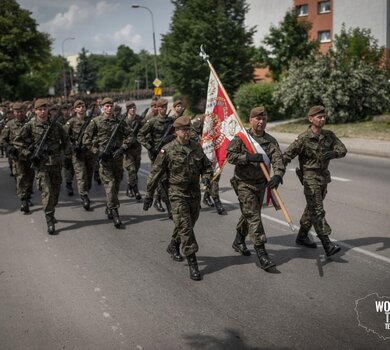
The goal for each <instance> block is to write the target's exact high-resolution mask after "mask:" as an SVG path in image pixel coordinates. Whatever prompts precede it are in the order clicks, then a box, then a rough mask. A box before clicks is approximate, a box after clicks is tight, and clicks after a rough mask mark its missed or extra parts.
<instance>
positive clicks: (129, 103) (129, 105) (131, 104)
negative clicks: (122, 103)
mask: <svg viewBox="0 0 390 350" xmlns="http://www.w3.org/2000/svg"><path fill="white" fill-rule="evenodd" d="M131 107H136V106H135V103H134V102H133V101H129V102H126V109H129V108H131Z"/></svg>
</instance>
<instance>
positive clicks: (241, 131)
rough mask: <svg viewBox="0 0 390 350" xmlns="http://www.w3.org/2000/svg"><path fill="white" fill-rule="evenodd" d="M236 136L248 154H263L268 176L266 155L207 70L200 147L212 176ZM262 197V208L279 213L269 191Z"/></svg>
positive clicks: (268, 164)
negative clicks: (207, 78) (273, 208)
mask: <svg viewBox="0 0 390 350" xmlns="http://www.w3.org/2000/svg"><path fill="white" fill-rule="evenodd" d="M236 135H237V136H239V137H240V138H241V140H242V141H243V142H244V144H245V146H246V148H247V149H248V152H250V153H254V150H253V147H254V148H255V151H256V152H257V153H261V154H263V157H264V163H265V165H266V167H267V169H268V172H270V171H271V163H270V160H269V158H268V156H267V154H266V153H265V151H264V150H263V148H262V147H261V146H260V144H259V143H258V142H256V141H255V140H254V139H253V138H252V137H251V136H250V135H249V134H248V133H247V131H246V130H245V128H244V127H242V123H241V121H239V116H238V115H237V113H236V111H235V110H234V107H233V104H232V103H231V101H230V99H229V96H228V95H227V94H226V91H225V89H224V88H223V86H222V84H221V83H220V81H219V79H218V77H217V76H216V73H215V72H214V70H213V69H211V70H210V79H209V85H208V89H207V102H206V112H205V118H204V124H203V132H202V140H201V144H202V148H203V151H204V153H205V154H206V156H207V158H208V159H209V160H210V161H211V163H212V165H213V170H214V175H217V174H219V173H220V172H221V171H222V169H223V167H224V165H225V162H226V153H227V148H228V146H229V143H230V141H231V140H232V139H233V137H234V136H236ZM264 197H265V198H264V204H265V205H269V204H270V202H272V204H273V205H274V206H275V208H276V209H279V205H278V204H277V203H278V202H277V200H276V198H274V196H273V195H272V192H271V190H269V189H267V191H266V195H265V196H264Z"/></svg>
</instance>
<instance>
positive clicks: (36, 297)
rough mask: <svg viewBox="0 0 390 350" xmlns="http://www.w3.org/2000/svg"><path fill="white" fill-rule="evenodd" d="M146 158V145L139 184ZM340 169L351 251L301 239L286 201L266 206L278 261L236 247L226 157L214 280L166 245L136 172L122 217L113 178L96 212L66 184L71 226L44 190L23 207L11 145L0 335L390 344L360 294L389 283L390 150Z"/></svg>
mask: <svg viewBox="0 0 390 350" xmlns="http://www.w3.org/2000/svg"><path fill="white" fill-rule="evenodd" d="M141 110H142V109H141ZM294 167H295V165H294V164H291V166H289V170H288V171H287V174H286V176H285V178H284V185H283V186H281V188H280V190H279V193H280V195H281V197H282V199H283V201H284V203H285V204H286V207H287V209H288V211H289V213H290V215H291V217H292V218H293V221H294V223H295V224H296V225H298V224H299V217H300V215H301V213H302V211H303V207H304V204H305V202H304V197H303V194H302V187H301V186H300V184H299V183H298V180H297V179H296V177H295V174H294V172H293V171H291V170H292V169H293V168H294ZM148 171H149V161H148V160H147V156H146V154H145V153H144V157H143V163H142V169H141V171H140V188H141V192H142V193H144V190H145V183H146V176H147V174H148ZM331 172H332V175H333V181H332V183H331V184H330V186H329V193H328V196H327V198H326V201H325V206H326V210H327V218H328V221H329V223H330V225H331V226H332V229H333V234H332V238H333V239H335V240H337V241H338V243H339V244H340V245H342V247H343V250H342V252H341V253H340V254H338V255H337V256H335V257H333V258H331V259H326V258H325V256H324V252H323V249H322V248H321V247H319V248H318V249H316V250H311V249H304V248H301V247H298V246H296V245H295V243H294V241H295V234H296V233H292V232H291V230H290V229H289V227H288V225H287V224H286V223H285V221H284V219H283V216H282V214H281V213H280V212H276V211H275V210H274V209H265V210H264V212H263V214H264V215H263V217H264V226H265V229H266V232H267V236H268V241H269V242H268V244H267V248H268V251H269V253H270V255H271V256H272V258H273V259H274V260H275V262H276V263H277V270H276V271H275V273H267V272H264V271H263V270H261V269H260V268H259V267H258V264H257V259H256V257H255V255H254V251H253V247H252V245H251V244H250V243H249V242H248V247H249V248H250V249H251V251H252V256H250V257H242V256H239V255H238V254H237V253H235V252H234V251H233V250H232V248H231V243H232V240H233V238H234V236H235V225H236V223H237V221H238V218H239V215H240V212H239V209H238V205H237V199H236V197H235V195H234V193H233V191H232V189H231V188H230V185H229V179H230V177H231V174H232V167H230V166H228V167H226V169H225V171H224V173H223V176H222V178H221V198H222V200H223V202H224V203H225V207H226V209H227V215H224V216H219V215H218V214H216V212H215V210H214V209H210V208H202V210H201V215H200V218H199V221H198V222H197V225H196V227H195V232H196V235H197V239H198V242H199V246H200V251H199V254H198V261H199V265H200V270H201V273H202V275H203V280H202V281H200V282H194V281H191V280H190V279H189V277H188V267H187V266H186V263H185V262H180V263H178V262H173V261H172V260H171V259H170V257H169V255H168V254H167V253H166V251H165V249H166V246H167V244H168V243H169V240H170V235H171V232H172V228H173V225H172V222H171V221H170V220H168V219H167V218H166V215H165V214H161V213H158V212H157V211H155V210H154V209H153V208H151V209H150V210H149V211H148V212H144V211H143V210H142V204H140V203H136V202H135V201H134V200H132V199H129V198H127V197H126V196H125V181H123V183H122V187H121V192H120V199H121V208H120V214H121V217H122V220H123V222H124V226H123V228H122V229H119V230H118V229H115V228H114V226H113V224H112V223H111V222H109V221H108V220H107V219H106V217H105V215H104V191H103V188H102V187H101V186H97V185H96V184H94V186H93V189H92V192H91V199H92V201H93V203H92V210H91V211H90V212H86V211H85V210H84V209H82V207H81V203H80V199H79V198H78V196H77V195H75V196H74V197H68V196H67V195H66V193H65V191H64V189H63V191H62V193H61V198H60V203H59V206H58V208H57V211H56V217H57V219H58V220H59V223H58V224H57V228H58V229H59V231H60V233H59V235H58V236H48V234H47V233H46V224H45V219H44V215H43V213H42V211H41V205H40V198H39V192H37V191H36V192H35V194H34V198H33V201H34V202H35V203H36V205H35V206H34V207H33V208H32V209H33V210H32V213H31V214H30V215H23V214H22V213H21V212H20V211H19V201H18V200H17V199H16V196H15V193H14V192H15V191H14V180H13V179H12V178H11V177H10V176H9V174H8V169H7V163H6V160H5V159H0V193H1V195H0V349H2V350H3V349H4V350H14V349H23V350H25V349H37V350H38V349H39V350H44V349H48V350H49V349H50V350H51V349H221V350H222V349H275V350H276V349H331V348H333V349H388V348H389V346H390V330H387V331H385V330H383V329H384V323H385V317H384V315H380V318H378V313H376V311H375V310H374V307H373V308H372V309H370V308H369V309H368V310H365V312H364V314H363V315H362V317H361V318H360V319H358V313H359V309H357V310H355V307H356V301H359V299H363V298H365V297H366V296H368V295H370V294H373V293H377V294H378V296H389V295H390V292H389V287H390V283H389V275H390V235H389V223H390V220H389V219H390V209H389V206H388V203H389V198H390V186H389V180H388V174H389V173H390V160H388V159H384V158H374V157H366V156H358V155H348V156H347V157H346V158H345V159H342V160H335V161H332V166H331ZM315 240H316V241H317V242H318V239H317V238H315ZM382 316H383V317H382ZM359 323H360V326H359ZM364 327H366V328H367V329H366V328H364ZM370 329H372V330H373V331H370ZM374 332H376V333H374ZM386 332H387V333H386ZM378 334H379V335H378ZM380 336H382V337H380ZM387 337H388V338H387ZM384 338H387V339H384Z"/></svg>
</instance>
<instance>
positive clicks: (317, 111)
mask: <svg viewBox="0 0 390 350" xmlns="http://www.w3.org/2000/svg"><path fill="white" fill-rule="evenodd" d="M315 115H325V107H324V106H313V107H311V108H310V109H309V112H308V113H307V116H308V117H313V116H315Z"/></svg>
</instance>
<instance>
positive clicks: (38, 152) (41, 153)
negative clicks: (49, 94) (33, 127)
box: [31, 108, 61, 168]
mask: <svg viewBox="0 0 390 350" xmlns="http://www.w3.org/2000/svg"><path fill="white" fill-rule="evenodd" d="M60 116H61V108H59V109H58V111H57V113H56V115H55V116H54V118H53V119H52V120H51V122H50V124H49V126H48V128H47V129H46V131H45V133H44V134H43V136H42V138H41V140H40V142H39V145H38V147H37V148H36V149H35V151H34V153H33V155H32V156H31V167H32V168H37V167H38V166H39V165H40V163H41V162H42V161H43V159H44V157H46V156H47V151H48V149H47V139H48V138H49V134H50V133H51V131H52V130H53V129H54V126H55V125H56V124H57V120H58V118H59V117H60ZM47 118H48V120H50V117H49V115H48V116H47Z"/></svg>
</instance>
